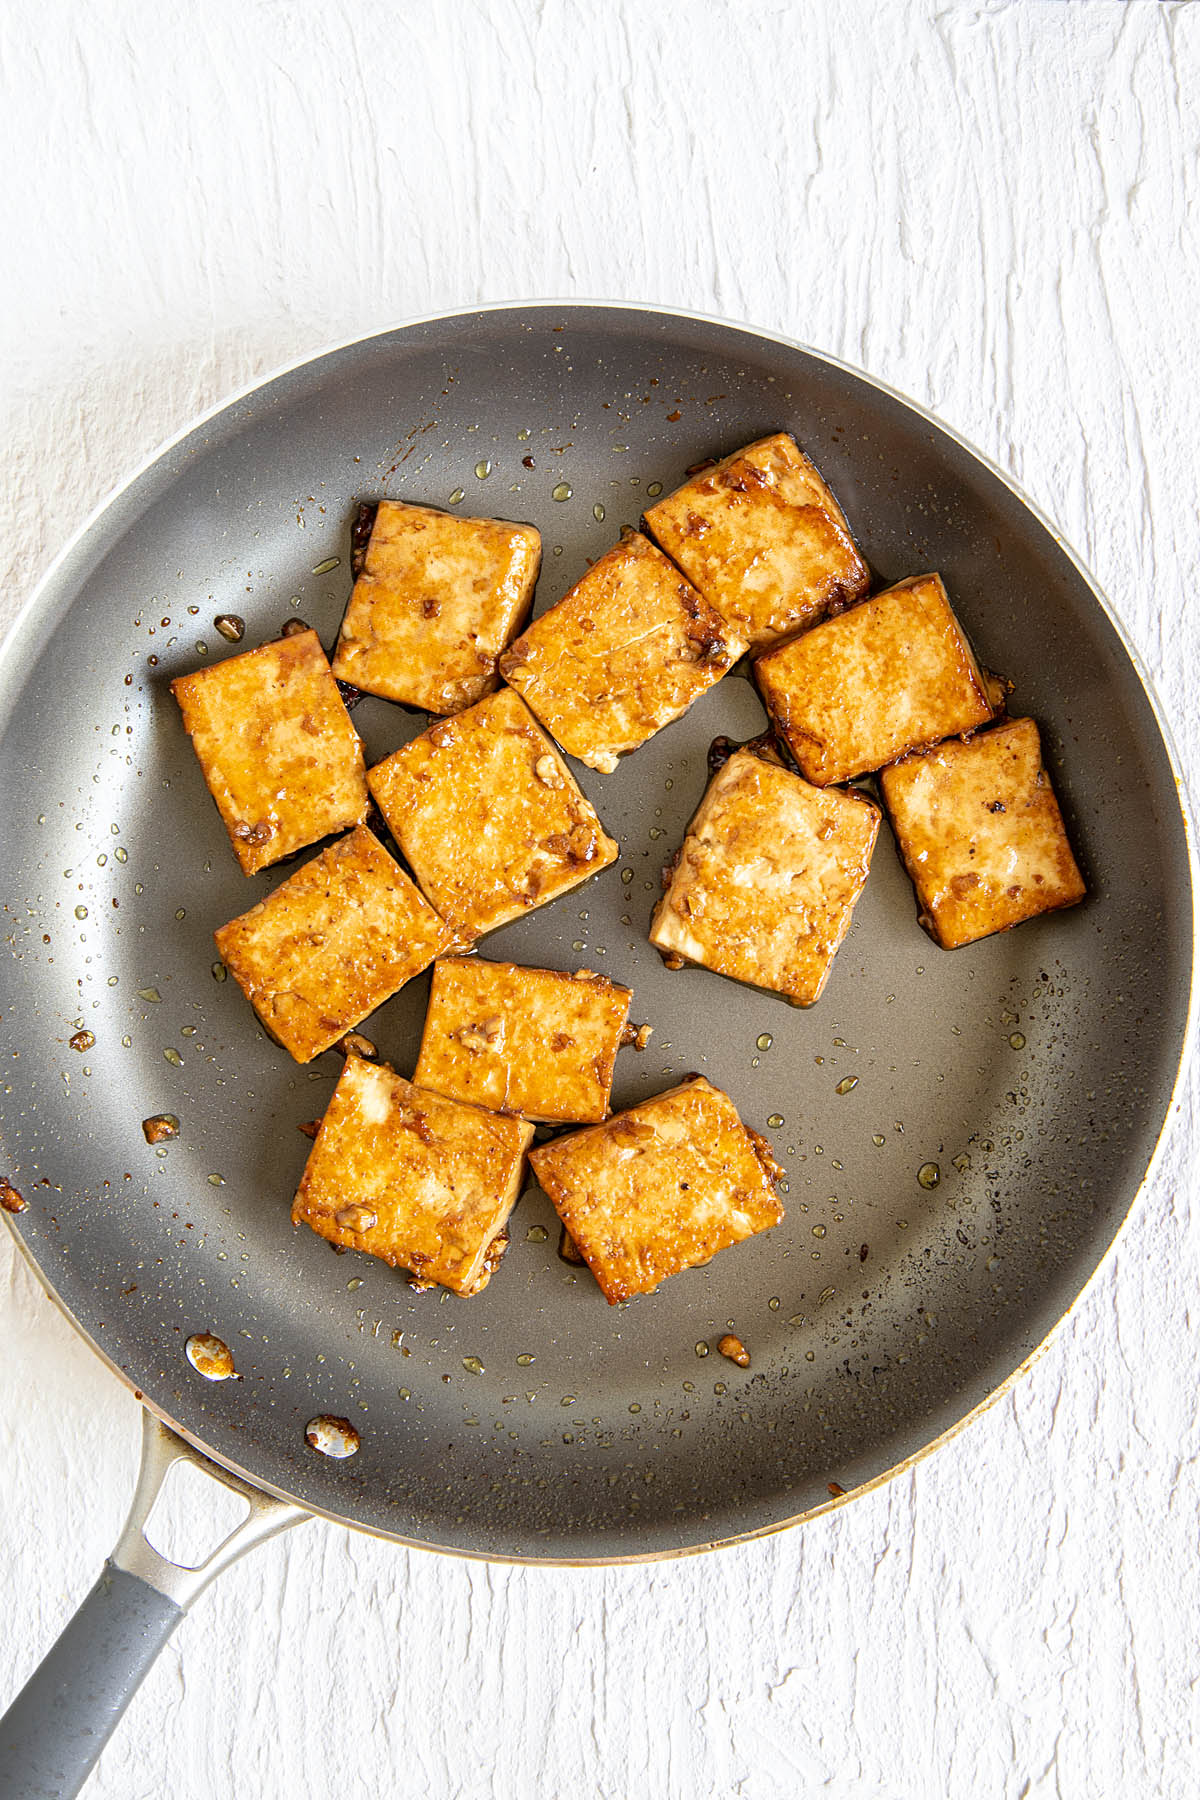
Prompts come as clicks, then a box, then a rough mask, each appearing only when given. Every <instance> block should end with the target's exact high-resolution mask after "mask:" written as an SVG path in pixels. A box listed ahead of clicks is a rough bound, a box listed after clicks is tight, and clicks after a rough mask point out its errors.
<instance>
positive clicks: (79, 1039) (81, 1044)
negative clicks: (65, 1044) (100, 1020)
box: [71, 1031, 96, 1050]
mask: <svg viewBox="0 0 1200 1800" xmlns="http://www.w3.org/2000/svg"><path fill="white" fill-rule="evenodd" d="M95 1044H96V1034H95V1032H94V1031H77V1032H76V1033H75V1036H74V1037H73V1038H72V1039H71V1048H72V1050H92V1049H94V1048H95Z"/></svg>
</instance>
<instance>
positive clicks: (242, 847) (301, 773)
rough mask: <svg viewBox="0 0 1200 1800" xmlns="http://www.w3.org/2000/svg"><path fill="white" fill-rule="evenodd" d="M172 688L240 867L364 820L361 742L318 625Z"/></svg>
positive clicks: (259, 864) (249, 869)
mask: <svg viewBox="0 0 1200 1800" xmlns="http://www.w3.org/2000/svg"><path fill="white" fill-rule="evenodd" d="M171 692H172V693H173V694H174V696H175V698H176V700H178V702H179V707H180V711H181V712H182V713H183V726H184V730H185V731H186V732H187V734H188V736H189V737H190V738H191V740H192V748H193V749H194V750H195V752H196V755H197V757H198V758H199V761H200V768H201V770H202V772H203V775H204V779H205V781H206V782H207V783H208V787H209V792H210V793H211V794H212V797H213V799H214V800H215V801H216V803H217V810H218V811H219V813H220V815H221V817H222V819H223V820H224V821H225V829H226V831H227V832H228V833H229V841H230V843H231V844H232V845H233V850H234V855H235V856H236V857H237V859H238V861H239V862H240V863H241V865H242V872H243V874H246V875H253V874H254V873H255V871H256V870H258V869H265V868H266V867H267V865H268V864H269V863H274V862H278V861H279V859H280V857H283V856H290V855H291V854H292V852H293V850H302V849H303V848H304V846H305V845H306V844H315V843H316V842H317V840H318V838H323V837H328V836H329V834H330V832H333V831H344V830H345V829H346V827H347V826H348V825H360V824H361V823H362V821H363V819H365V818H366V815H367V783H366V776H365V770H364V766H363V749H362V744H361V742H360V741H359V736H358V733H357V732H356V731H355V729H354V726H353V725H352V724H351V723H350V714H349V713H348V712H347V711H346V708H345V707H344V706H343V704H342V697H341V695H340V694H339V693H338V689H337V682H336V681H335V680H334V678H333V676H332V674H331V673H330V669H329V664H328V663H327V662H326V660H325V652H324V651H323V650H322V648H321V640H320V638H319V637H318V636H317V634H316V632H315V631H298V632H296V633H295V635H294V636H292V637H284V638H279V639H277V640H276V642H275V643H272V644H264V645H263V646H262V647H261V649H258V650H246V651H244V652H243V653H242V655H241V656H230V657H227V658H226V660H225V661H224V662H219V663H212V664H210V666H209V667H208V668H207V669H196V670H195V671H194V672H193V673H192V674H191V675H180V676H178V677H177V678H176V679H175V680H174V681H173V682H172V683H171Z"/></svg>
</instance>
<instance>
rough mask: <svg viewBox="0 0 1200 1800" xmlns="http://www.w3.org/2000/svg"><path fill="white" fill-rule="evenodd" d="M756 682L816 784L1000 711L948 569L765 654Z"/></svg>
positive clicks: (876, 765) (861, 770)
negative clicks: (956, 605)
mask: <svg viewBox="0 0 1200 1800" xmlns="http://www.w3.org/2000/svg"><path fill="white" fill-rule="evenodd" d="M754 672H755V675H756V676H757V678H758V685H759V687H760V688H761V690H762V696H763V699H764V701H765V702H766V707H767V711H768V712H769V713H770V714H771V717H772V718H773V719H774V721H775V723H776V725H777V726H778V727H779V729H780V731H781V732H782V734H783V736H784V737H785V738H786V739H787V742H788V745H789V746H790V748H791V751H792V754H793V756H794V757H795V758H796V761H797V763H798V764H799V765H800V770H801V773H802V774H803V775H804V776H805V778H806V779H807V780H809V781H811V782H814V783H815V784H816V785H817V786H818V787H827V786H828V785H829V784H830V783H831V782H834V781H851V780H853V778H854V776H856V775H864V774H866V773H867V772H868V770H874V769H881V768H882V767H883V766H884V764H885V763H890V762H895V761H896V759H897V758H898V757H901V756H904V755H906V754H907V753H908V752H909V751H910V750H924V749H926V748H927V747H928V746H929V745H930V744H938V743H940V742H941V740H942V739H943V738H947V737H957V736H959V735H960V734H961V733H962V732H964V731H972V730H974V729H975V727H976V726H978V725H983V724H985V723H986V722H987V720H989V719H990V718H991V716H992V705H991V701H990V700H989V698H988V693H987V687H986V684H985V680H984V676H983V674H982V672H981V670H980V668H979V665H978V664H977V663H976V661H975V658H974V656H973V655H972V653H971V647H970V645H969V644H968V643H967V640H966V638H965V637H964V636H963V633H962V630H961V628H960V627H959V623H958V620H957V619H956V618H955V616H954V614H953V612H952V611H951V608H950V602H949V600H948V599H947V598H946V590H945V588H944V587H943V585H942V578H941V576H940V575H917V576H915V577H914V578H913V579H912V580H911V581H902V582H900V583H899V584H898V585H897V586H896V587H893V588H888V590H887V591H886V593H882V594H876V595H874V596H873V598H872V599H870V600H863V601H861V602H860V604H859V605H858V606H854V607H851V609H850V610H849V612H844V613H839V614H838V615H837V617H836V618H832V619H826V620H825V622H824V623H823V624H821V625H814V626H813V628H812V630H811V631H806V632H805V633H804V634H803V635H802V636H801V637H798V638H796V639H795V640H794V641H793V642H792V643H790V644H782V645H781V646H780V647H779V649H777V650H772V651H770V652H769V653H768V654H767V655H766V656H761V657H759V659H758V661H757V662H756V663H755V665H754Z"/></svg>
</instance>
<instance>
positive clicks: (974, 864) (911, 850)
mask: <svg viewBox="0 0 1200 1800" xmlns="http://www.w3.org/2000/svg"><path fill="white" fill-rule="evenodd" d="M880 786H881V787H882V789H883V798H884V803H885V805H886V806H887V809H888V814H889V816H890V818H891V821H892V828H893V830H894V831H895V833H896V842H897V844H898V846H899V849H900V854H901V856H902V857H903V858H904V864H905V867H906V868H907V870H908V872H909V875H910V876H911V877H912V883H913V886H914V887H915V888H916V890H917V899H918V901H919V902H920V908H921V911H920V920H921V923H922V925H924V927H925V929H926V930H927V931H928V932H929V933H930V934H931V936H933V937H934V938H936V939H937V941H938V943H939V944H941V945H942V947H943V948H944V949H946V950H954V949H957V947H958V946H959V945H960V944H973V943H974V942H975V941H976V939H977V938H982V937H988V936H990V934H991V933H992V932H993V931H1007V930H1008V928H1009V927H1010V926H1012V925H1019V924H1020V923H1021V922H1022V920H1023V919H1032V918H1035V917H1036V916H1037V914H1038V913H1045V912H1055V911H1057V910H1058V909H1059V908H1060V907H1063V906H1074V905H1075V904H1076V902H1077V901H1080V900H1082V899H1083V897H1084V894H1085V893H1086V892H1087V890H1086V888H1085V887H1084V884H1083V877H1082V875H1081V874H1080V873H1079V870H1078V868H1077V866H1076V863H1075V858H1074V857H1073V856H1072V854H1071V846H1070V844H1069V843H1068V841H1067V834H1066V831H1065V830H1064V828H1063V822H1062V814H1061V813H1060V812H1059V810H1058V801H1057V800H1056V799H1055V797H1054V789H1053V788H1052V787H1051V786H1050V777H1049V775H1047V773H1046V770H1045V767H1044V765H1043V762H1042V745H1041V738H1040V736H1039V734H1038V728H1037V725H1036V724H1035V723H1034V721H1033V720H1032V719H1010V720H1009V721H1008V722H1007V723H1005V724H1003V725H997V726H995V727H994V729H993V730H991V731H981V732H980V733H979V734H978V735H977V736H975V737H972V738H968V739H966V741H965V742H959V741H957V740H951V741H950V742H949V743H946V744H939V746H938V747H937V749H936V750H930V751H927V752H926V754H925V755H924V756H910V757H908V758H907V759H906V760H905V761H904V762H898V763H895V764H893V766H892V767H891V768H890V769H885V770H884V771H883V773H882V775H881V776H880Z"/></svg>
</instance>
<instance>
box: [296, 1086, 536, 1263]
mask: <svg viewBox="0 0 1200 1800" xmlns="http://www.w3.org/2000/svg"><path fill="white" fill-rule="evenodd" d="M532 1136H533V1126H532V1125H527V1124H526V1123H525V1121H524V1120H523V1119H513V1118H504V1117H501V1116H499V1115H497V1114H496V1113H490V1112H485V1111H484V1110H483V1108H482V1107H480V1106H464V1105H463V1103H462V1101H461V1100H447V1099H446V1098H445V1096H444V1095H442V1094H430V1093H426V1091H425V1090H424V1089H423V1088H419V1087H415V1086H414V1085H413V1083H412V1082H411V1081H405V1079H404V1077H403V1076H402V1075H397V1074H396V1073H395V1071H394V1070H392V1069H389V1068H388V1067H387V1065H386V1063H370V1062H364V1061H363V1059H362V1057H360V1056H348V1057H347V1058H346V1067H345V1069H344V1070H343V1071H342V1078H341V1080H340V1081H339V1082H338V1084H337V1087H336V1088H335V1090H334V1094H333V1098H332V1099H331V1100H330V1102H329V1105H328V1107H327V1109H326V1112H325V1117H324V1118H323V1119H322V1120H321V1129H320V1130H319V1131H318V1133H317V1137H316V1142H315V1143H314V1144H313V1147H312V1151H311V1153H310V1155H309V1158H308V1162H307V1164H306V1165H305V1169H304V1174H303V1175H302V1177H301V1179H300V1186H299V1187H298V1188H297V1190H296V1199H295V1202H294V1204H293V1206H292V1224H293V1225H301V1224H303V1225H311V1226H312V1228H313V1230H314V1231H315V1232H317V1233H318V1234H319V1235H320V1236H321V1237H323V1238H328V1239H329V1241H330V1243H331V1244H344V1245H345V1246H346V1248H347V1249H350V1250H365V1251H366V1252H367V1254H368V1255H369V1256H378V1257H379V1258H380V1260H381V1261H382V1262H385V1263H390V1264H391V1266H392V1267H393V1268H400V1269H408V1270H410V1271H411V1272H412V1274H413V1275H415V1276H417V1277H418V1279H419V1280H420V1281H421V1282H422V1283H432V1282H438V1283H440V1284H441V1286H442V1287H447V1288H450V1289H451V1291H452V1292H453V1293H455V1294H477V1293H478V1292H479V1290H480V1289H481V1288H483V1287H486V1286H487V1283H488V1280H489V1278H490V1276H491V1274H492V1271H493V1269H494V1268H495V1266H496V1264H497V1263H498V1262H499V1260H500V1257H501V1256H502V1255H503V1253H504V1249H505V1247H506V1245H507V1238H506V1237H505V1233H504V1227H505V1225H506V1224H507V1223H508V1215H509V1213H510V1212H511V1211H512V1209H513V1206H514V1205H515V1203H516V1200H517V1196H518V1195H519V1193H520V1191H521V1182H522V1178H523V1175H524V1169H525V1152H526V1150H527V1149H528V1147H529V1140H530V1138H531V1137H532Z"/></svg>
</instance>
